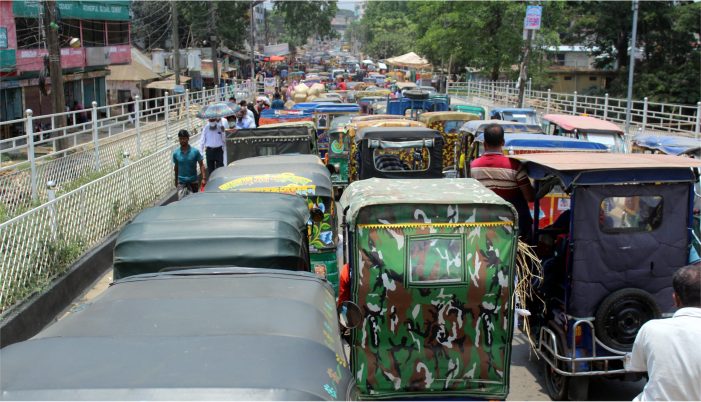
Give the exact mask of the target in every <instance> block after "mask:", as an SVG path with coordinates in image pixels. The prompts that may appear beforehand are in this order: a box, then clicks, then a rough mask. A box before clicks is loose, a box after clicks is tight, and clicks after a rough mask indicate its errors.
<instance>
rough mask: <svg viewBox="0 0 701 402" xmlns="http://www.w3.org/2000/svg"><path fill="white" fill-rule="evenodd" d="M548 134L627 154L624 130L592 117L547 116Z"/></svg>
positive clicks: (544, 120) (545, 120) (546, 126)
mask: <svg viewBox="0 0 701 402" xmlns="http://www.w3.org/2000/svg"><path fill="white" fill-rule="evenodd" d="M543 128H544V129H545V133H546V134H553V135H563V136H566V137H572V138H579V139H582V140H586V141H592V142H600V143H602V144H606V146H608V147H609V149H610V150H611V152H621V153H623V152H627V151H626V142H625V136H624V135H623V130H621V129H620V127H618V126H617V125H615V124H613V123H611V122H609V121H606V120H601V119H597V118H596V117H590V116H571V115H568V114H546V115H545V116H543Z"/></svg>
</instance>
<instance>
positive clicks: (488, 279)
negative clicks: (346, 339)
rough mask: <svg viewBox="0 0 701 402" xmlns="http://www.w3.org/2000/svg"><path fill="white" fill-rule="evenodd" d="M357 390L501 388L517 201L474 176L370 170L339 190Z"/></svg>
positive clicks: (459, 394) (477, 393)
mask: <svg viewBox="0 0 701 402" xmlns="http://www.w3.org/2000/svg"><path fill="white" fill-rule="evenodd" d="M339 211H342V213H343V215H342V222H343V223H344V225H343V228H344V229H343V230H344V239H346V241H345V242H344V262H347V263H349V265H350V278H351V279H350V283H351V285H350V299H351V301H352V302H354V303H355V304H357V305H358V306H360V309H361V310H362V312H363V317H362V321H361V324H360V325H359V326H358V327H357V328H355V329H353V330H352V331H351V340H350V349H351V359H350V360H351V371H352V372H353V373H354V374H355V376H356V377H355V380H356V382H357V384H358V387H359V392H360V394H361V399H398V398H426V399H431V400H443V399H446V398H478V399H485V400H486V399H502V400H503V399H505V398H506V396H507V394H508V390H509V389H508V388H509V373H510V362H511V340H512V336H513V325H514V320H513V314H514V304H513V300H512V297H513V292H514V289H513V285H514V275H515V274H514V271H515V269H514V259H515V253H516V247H517V246H516V245H517V230H518V226H517V225H515V221H516V212H515V210H514V209H513V207H512V206H511V205H510V204H509V203H507V202H506V201H504V200H503V199H502V198H500V197H499V196H497V195H496V194H494V193H493V192H492V191H490V190H488V189H487V188H485V187H484V186H482V185H481V184H480V183H479V182H477V181H475V180H472V179H418V180H397V179H392V180H387V179H368V180H362V181H357V182H353V183H351V185H350V186H348V188H347V189H346V191H345V192H344V193H343V196H342V197H341V201H340V208H339Z"/></svg>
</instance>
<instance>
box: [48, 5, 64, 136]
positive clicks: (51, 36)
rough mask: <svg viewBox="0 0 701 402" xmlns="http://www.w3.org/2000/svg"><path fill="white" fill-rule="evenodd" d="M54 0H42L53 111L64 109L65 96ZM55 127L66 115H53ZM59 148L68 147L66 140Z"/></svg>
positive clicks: (58, 111) (59, 111) (62, 125)
mask: <svg viewBox="0 0 701 402" xmlns="http://www.w3.org/2000/svg"><path fill="white" fill-rule="evenodd" d="M56 15H57V13H56V1H55V0H45V1H44V29H45V31H46V45H47V47H48V50H49V71H50V74H51V101H52V109H53V113H63V112H65V111H66V97H65V95H64V93H63V69H62V68H61V48H60V46H59V43H58V22H57V18H56ZM53 118H54V119H55V125H56V127H65V126H66V116H65V115H59V116H56V117H53ZM57 146H58V148H59V149H66V148H68V141H66V140H65V139H62V140H60V141H59V142H58V144H57Z"/></svg>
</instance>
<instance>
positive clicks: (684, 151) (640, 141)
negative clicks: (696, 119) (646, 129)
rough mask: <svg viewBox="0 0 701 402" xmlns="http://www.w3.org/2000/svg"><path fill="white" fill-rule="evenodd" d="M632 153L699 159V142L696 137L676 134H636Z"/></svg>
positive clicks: (700, 147) (700, 146) (700, 148)
mask: <svg viewBox="0 0 701 402" xmlns="http://www.w3.org/2000/svg"><path fill="white" fill-rule="evenodd" d="M632 151H633V153H653V154H656V153H661V154H665V155H682V156H689V157H692V158H696V159H701V143H700V142H699V140H698V139H695V138H689V137H680V136H676V135H649V134H648V135H636V136H635V138H633V149H632Z"/></svg>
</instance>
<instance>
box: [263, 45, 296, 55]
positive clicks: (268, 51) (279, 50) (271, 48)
mask: <svg viewBox="0 0 701 402" xmlns="http://www.w3.org/2000/svg"><path fill="white" fill-rule="evenodd" d="M263 54H264V55H265V56H285V55H288V54H290V45H289V44H287V43H279V44H277V45H268V46H265V47H263Z"/></svg>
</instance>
